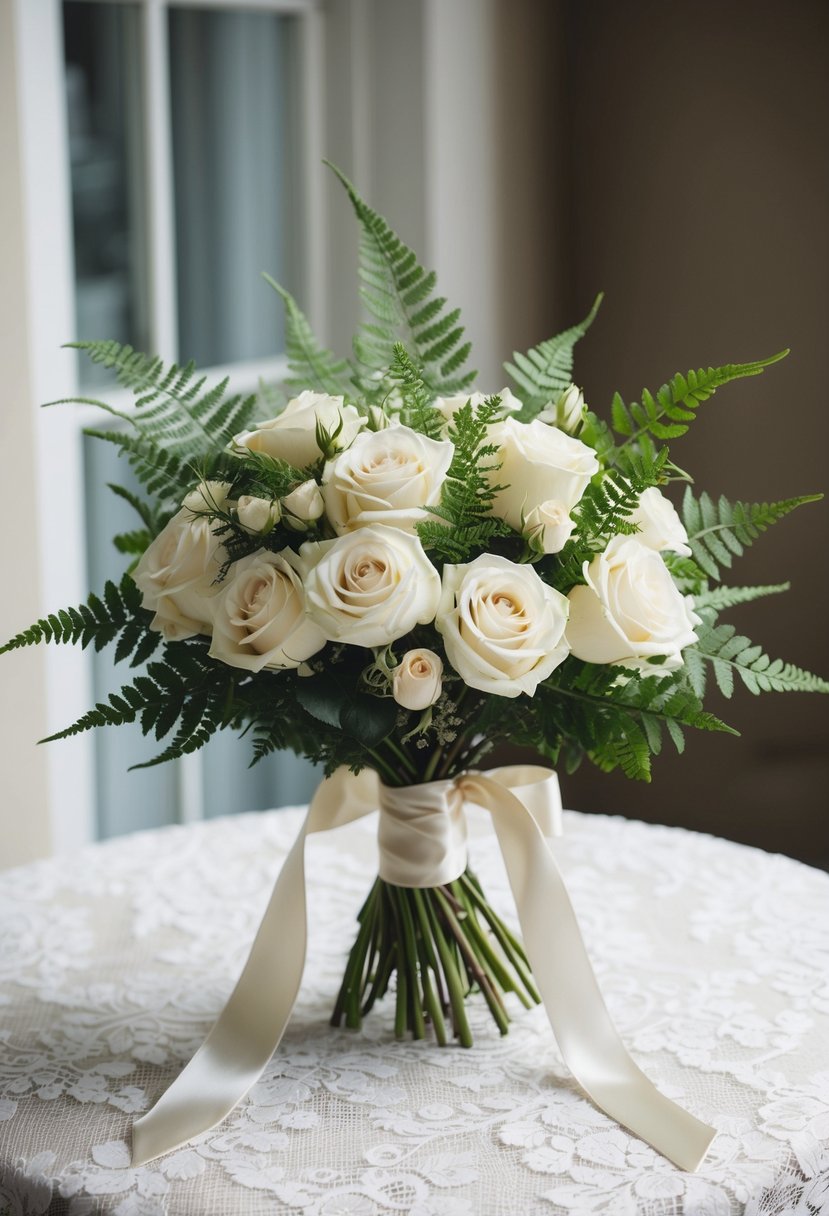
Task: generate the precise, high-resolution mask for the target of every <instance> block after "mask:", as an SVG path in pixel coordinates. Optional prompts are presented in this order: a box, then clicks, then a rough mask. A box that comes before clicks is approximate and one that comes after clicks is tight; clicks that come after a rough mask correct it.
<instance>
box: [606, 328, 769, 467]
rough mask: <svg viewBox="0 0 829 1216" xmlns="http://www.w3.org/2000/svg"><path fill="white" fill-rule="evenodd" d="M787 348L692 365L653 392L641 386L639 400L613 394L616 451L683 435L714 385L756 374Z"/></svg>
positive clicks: (612, 411) (710, 394)
mask: <svg viewBox="0 0 829 1216" xmlns="http://www.w3.org/2000/svg"><path fill="white" fill-rule="evenodd" d="M788 353H789V352H788V350H782V351H779V352H778V353H777V354H776V355H772V356H771V357H770V358H768V359H757V360H755V362H753V363H726V364H724V365H723V366H722V367H709V368H708V369H705V368H699V369H698V370H696V371H695V370H694V369H693V368H692V369H691V371H689V372H688V373H687V374H686V375H684V376H683V375H682V373H680V372H677V374H676V375H675V376H674V377H673V378H672V379H671V380H670V381H669V382H668V383H667V384H663V385H662V387H661V388H660V389H658V390H657V392H656V394H653V393H651V392H649V391H648V389H643V391H642V397H641V400H640V401H638V402H633V403H631V404H625V402H624V401H623V400H622V397H621V395H620V394H619V393H616V394H615V396H614V398H613V402H612V404H611V420H612V425H613V429H614V431H616V433H617V435H621V436H622V437H623V442H622V443H621V444H620V445H619V449H618V450H619V451H622V450H624V449H625V448H627V447H628V446H630V445H641V446H642V447H644V448H645V449H646V450H647V449H649V448H650V446H651V445H652V443H653V440H654V439H656V440H659V441H660V442H662V441H664V440H666V439H677V438H679V436H681V435H684V434H685V432H686V431H687V430H688V427H689V426H690V424H691V422H693V420H694V418H695V417H696V411H697V409H698V408H699V406H700V405H701V404H702V403H703V401H707V400H708V399H709V398H710V397H712V396H713V395H714V393H715V392H716V391H717V389H718V388H722V387H723V385H725V384H730V383H731V381H732V380H740V379H742V378H744V377H746V376H759V375H760V374H761V373H762V372H763V371H765V369H766V368H767V367H769V366H770V365H771V364H772V363H777V362H778V361H779V360H780V359H783V358H785V356H786V355H787V354H788Z"/></svg>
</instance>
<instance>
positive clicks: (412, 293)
mask: <svg viewBox="0 0 829 1216" xmlns="http://www.w3.org/2000/svg"><path fill="white" fill-rule="evenodd" d="M326 164H327V165H328V166H329V168H330V169H331V170H332V171H333V172H334V173H335V174H336V176H337V177H338V178H339V180H340V181H341V182H342V184H343V186H344V187H345V189H346V191H347V193H348V197H349V198H350V200H351V204H352V206H353V207H354V211H355V213H356V215H357V219H358V220H359V222H360V227H361V240H360V279H361V281H362V287H361V289H360V295H361V296H362V299H363V301H364V303H365V305H366V307H367V309H368V311H369V312H370V313H371V316H372V317H373V318H374V320H373V322H370V323H365V324H363V325H361V327H360V329H359V331H358V333H357V336H356V337H355V340H354V349H355V353H356V355H357V359H358V361H359V363H360V364H361V365H362V366H363V367H364V368H365V369H367V373H366V372H363V373H361V372H359V370H358V372H357V376H356V378H357V381H358V387H359V388H360V389H361V391H362V392H363V393H364V394H365V395H366V396H368V397H369V398H370V399H371V400H376V399H377V398H378V397H381V396H382V395H384V392H385V388H384V384H383V382H382V381H378V378H377V376H376V373H377V372H385V371H386V369H387V368H388V364H389V359H390V357H391V350H392V347H393V345H394V343H395V342H402V344H403V345H404V346H405V348H406V349H407V350H408V351H410V352H411V354H412V357H413V359H414V361H415V363H416V364H417V366H418V367H419V368H420V369H421V374H422V376H423V380H424V382H425V384H426V385H427V386H428V388H429V391H430V393H431V394H432V396H433V397H436V396H442V395H443V396H448V395H451V394H454V393H461V392H463V390H464V389H465V388H468V387H469V385H470V384H471V383H472V382H473V380H474V378H475V373H474V372H464V371H463V370H462V369H463V367H464V365H465V364H466V361H467V359H468V357H469V353H470V351H471V349H472V348H471V343H469V342H465V341H464V340H463V334H464V330H463V326H462V325H461V324H460V310H459V309H447V306H446V300H445V299H444V298H443V297H442V296H437V295H435V285H436V281H437V280H436V276H435V274H434V272H432V271H428V272H427V271H426V270H424V268H423V267H422V266H421V265H420V263H419V262H418V260H417V257H416V255H415V253H414V252H413V250H411V249H410V248H409V247H408V245H406V244H404V242H403V241H402V240H401V239H400V237H399V236H398V235H397V233H395V232H394V231H393V229H392V228H390V227H389V225H388V224H387V223H386V221H385V220H384V219H383V217H382V216H381V215H379V214H378V213H377V212H376V211H373V210H372V208H371V207H369V205H368V204H367V203H366V202H365V200H364V199H362V198H361V197H360V195H359V194H358V193H357V191H356V190H355V188H354V186H353V185H352V184H351V182H350V181H349V180H348V178H347V177H346V176H345V174H343V173H342V172H341V171H340V170H339V169H338V168H337V167H336V165H332V164H331V163H330V161H326Z"/></svg>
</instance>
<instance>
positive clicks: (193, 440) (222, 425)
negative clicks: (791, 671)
mask: <svg viewBox="0 0 829 1216" xmlns="http://www.w3.org/2000/svg"><path fill="white" fill-rule="evenodd" d="M69 345H70V346H71V347H74V348H75V349H77V350H82V351H85V352H86V354H87V355H89V357H90V359H91V360H92V362H93V363H96V364H100V365H101V366H103V367H105V368H107V369H109V370H111V371H114V372H115V374H116V376H117V378H118V382H119V384H121V385H122V386H123V387H124V388H128V389H130V390H132V392H133V393H135V395H136V402H135V408H134V409H133V410H131V411H129V412H127V411H124V410H117V409H114V408H113V407H112V406H110V405H107V404H106V403H105V402H103V401H95V400H92V399H90V398H86V397H83V398H81V397H75V398H72V397H70V398H64V399H63V400H62V401H56V402H51V403H50V404H52V405H61V404H66V403H67V402H72V401H76V402H82V403H85V404H88V405H96V406H98V407H99V408H100V409H102V410H105V411H106V412H107V413H109V414H114V415H115V416H116V417H117V418H121V419H122V420H123V421H124V422H126V423H128V424H129V425H130V426H131V427H132V428H133V429H134V430H135V431H136V433H137V434H138V435H139V436H140V437H141V438H142V439H144V440H146V441H149V442H150V443H152V444H154V445H155V446H156V447H159V448H163V449H165V450H166V451H167V452H171V453H173V454H175V455H176V456H177V457H178V458H179V459H180V460H182V461H184V462H192V461H197V460H201V459H203V458H204V457H206V456H208V455H209V454H212V453H214V452H215V451H217V450H218V449H221V448H223V447H225V446H226V445H227V444H228V443H230V441H231V439H232V438H233V436H234V435H235V434H237V433H238V432H239V431H243V430H245V429H246V428H247V427H248V426H250V424H251V422H252V419H253V415H254V412H255V408H256V397H255V396H248V397H243V396H241V394H238V393H236V394H232V395H231V396H227V395H226V393H225V390H226V389H227V383H228V381H227V378H225V379H224V380H222V381H221V382H220V383H219V384H216V385H214V386H213V387H212V388H209V389H206V390H205V383H206V377H205V376H201V375H198V374H197V373H196V368H195V365H194V364H193V363H188V364H187V366H186V367H179V366H178V365H177V364H175V363H173V364H169V365H168V364H165V363H164V361H163V360H162V359H160V358H158V356H156V355H144V354H142V353H141V352H140V351H136V350H133V348H132V347H131V346H123V345H121V343H119V342H112V341H107V342H72V343H69Z"/></svg>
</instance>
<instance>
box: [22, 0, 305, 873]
mask: <svg viewBox="0 0 829 1216" xmlns="http://www.w3.org/2000/svg"><path fill="white" fill-rule="evenodd" d="M14 2H15V29H16V36H17V45H16V61H17V65H18V69H19V71H18V102H19V115H20V120H19V125H20V134H21V139H20V147H21V160H22V165H21V169H22V173H21V177H22V183H23V192H24V214H25V217H26V229H27V236H28V238H29V239H28V241H27V254H28V257H27V266H28V275H27V279H28V282H27V286H28V306H29V334H30V351H29V360H30V367H31V388H32V397H33V401H34V402H38V403H43V402H46V401H54V400H57V399H60V398H66V397H71V396H74V395H76V394H78V395H80V394H82V389H81V387H80V385H79V384H78V370H77V359H76V358H75V357H74V352H61V350H60V348H61V346H62V344H63V343H65V342H66V341H67V340H68V339H71V337H72V336H73V335H74V334H75V332H76V328H75V302H74V264H73V256H72V255H73V248H72V217H71V190H70V178H69V164H68V156H67V147H68V135H67V116H66V105H65V90H64V60H63V45H62V28H63V27H62V15H61V9H62V5H61V0H14ZM86 2H88V3H99V2H101V0H86ZM117 2H124V3H130V4H132V5H133V6H134V7H137V8H138V10H139V13H140V21H141V29H142V53H143V56H144V63H143V71H144V81H145V87H144V89H143V102H144V106H145V111H144V114H143V116H142V117H143V136H144V160H145V166H146V175H147V182H148V194H147V199H146V202H147V233H146V241H147V256H148V263H149V265H148V271H149V276H148V277H149V284H150V306H149V314H150V316H149V321H150V343H149V345H150V349H151V350H152V351H153V352H154V353H158V354H159V355H161V357H162V358H164V359H165V360H167V361H172V360H174V359H175V358H176V357H177V355H178V340H177V338H178V335H177V316H176V282H175V266H176V257H175V212H174V195H173V174H172V148H171V140H172V128H171V118H170V91H169V67H168V39H167V31H168V22H167V13H168V9H170V8H172V7H176V8H179V7H182V6H183V5H190V6H192V7H199V8H216V9H221V10H223V11H231V10H233V9H238V10H251V9H256V10H260V11H269V12H274V13H284V14H291V15H295V16H297V17H299V18H300V24H299V47H300V57H301V73H300V76H301V80H302V81H303V99H302V119H301V125H302V147H303V155H302V158H301V159H302V172H303V177H304V183H303V184H304V198H305V200H306V219H307V222H306V224H305V226H304V230H303V233H304V245H303V249H302V254H301V264H302V281H303V284H304V286H305V302H306V308H307V311H308V314H309V317H310V318H311V320H312V323H314V324H318V323H319V322H320V320H321V318H320V317H319V312H320V303H321V301H322V300H323V299H324V298H325V287H326V284H325V274H324V267H325V264H326V261H325V253H324V246H325V224H324V208H323V204H322V200H321V189H322V182H321V174H320V173H319V171H318V168H317V166H319V163H320V161H321V159H322V157H323V154H324V151H323V136H322V120H323V109H322V102H321V98H320V95H319V90H318V89H316V88H315V87H314V84H313V82H314V81H318V80H319V79H320V78H321V66H320V65H321V62H322V56H323V42H322V25H321V14H320V5H319V3H318V2H317V0H174V2H173V0H117ZM205 371H206V374H207V376H208V378H209V380H213V381H215V380H219V379H221V378H223V376H225V375H231V376H232V379H233V384H234V388H235V389H236V390H237V391H240V392H248V391H252V390H253V389H254V388H255V387H256V385H257V384H258V383H259V382H260V381H261V380H265V381H269V382H272V381H275V380H279V379H281V378H282V377H283V376H284V373H285V360H284V358H281V357H280V358H270V359H260V360H253V361H246V362H241V363H235V364H231V365H228V366H226V367H215V368H208V369H205ZM98 395H99V396H100V397H102V398H103V399H105V400H107V401H108V402H110V403H111V404H113V405H117V406H118V408H122V409H124V408H126V409H129V408H131V405H132V396H131V394H126V393H123V392H118V391H116V392H110V393H105V394H102V393H99V394H98ZM99 423H100V413H99V411H97V410H96V409H95V408H94V407H90V406H67V407H62V408H60V409H51V410H45V411H44V410H40V409H38V411H37V421H36V449H37V473H38V482H39V492H38V496H37V500H38V503H39V508H40V509H39V515H40V524H41V526H40V570H41V579H42V584H41V585H42V601H43V614H45V613H48V612H53V611H56V610H58V609H59V608H61V607H65V606H66V605H67V604H76V603H81V602H82V601H83V600H85V599H86V597H87V595H88V593H89V590H90V589H89V587H88V586H87V576H86V551H85V544H84V536H85V526H86V525H85V505H84V481H83V429H84V427H87V426H90V425H97V424H99ZM58 520H59V521H60V526H59V527H57V526H55V524H54V521H58ZM67 534H69V535H70V536H71V537H73V538H74V539H73V542H72V543H70V544H68V545H67V544H66V543H65V541H64V537H65V536H66V535H67ZM45 669H46V683H47V722H46V732H47V733H52V732H53V731H56V730H59V729H61V728H62V727H64V726H66V725H67V724H68V723H69V722H72V721H74V720H75V719H76V718H77V717H79V716H80V715H81V714H82V713H84V712H85V711H86V710H87V709H88V708H89V706H90V704H92V699H93V681H92V664H91V655H90V653H89V652H87V651H84V650H81V649H80V648H78V647H66V648H63V647H62V648H60V650H56V649H55V648H48V649H47V653H46V660H45ZM94 747H95V740H94V737H93V734H92V733H91V732H89V733H86V734H83V735H80V736H78V737H76V738H75V739H72V740H68V741H65V742H63V743H61V744H57V745H53V746H51V747H50V748H49V749H48V754H47V765H48V785H49V803H50V807H49V818H50V827H51V839H52V847H53V850H54V851H55V852H66V851H68V850H70V849H72V848H74V847H77V846H78V845H80V844H83V843H86V842H88V841H90V840H92V839H93V838H94V834H95V822H94V815H95V776H94V772H95V758H94ZM179 781H180V788H179V804H180V815H181V818H182V820H184V821H188V820H192V819H196V818H200V817H201V806H202V785H201V763H200V757H199V756H198V755H194V756H191V757H187V758H186V759H185V762H184V763H182V764H180V765H179Z"/></svg>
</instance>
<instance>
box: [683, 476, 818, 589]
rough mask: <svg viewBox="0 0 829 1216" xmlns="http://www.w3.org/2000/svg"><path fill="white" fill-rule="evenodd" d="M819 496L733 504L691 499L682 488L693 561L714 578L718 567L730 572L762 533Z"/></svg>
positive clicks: (704, 496)
mask: <svg viewBox="0 0 829 1216" xmlns="http://www.w3.org/2000/svg"><path fill="white" fill-rule="evenodd" d="M822 497H823V495H822V494H803V495H801V496H800V497H799V498H786V499H782V500H781V501H780V502H761V503H749V502H735V503H731V502H729V501H728V499H727V498H726V497H725V496H724V495H721V496H720V498H719V499H718V501H717V502H714V500H713V499H712V498H711V497H710V496H709V495H708V494H705V493H702V494H700V495H699V497H698V498H697V497H695V495H694V494H693V492H692V490H691V488H690V486H688V487H686V490H685V496H684V498H683V502H682V518H683V523H684V524H685V530H686V532H687V533H688V544H689V545H690V547H691V553H692V555H693V558H694V561H695V562H696V563H697V565H698V566H700V567H701V568H702V569H703V570H704V571H705V573H706V574H707V575H708V576H709V577H710V578H714V579H719V577H720V567H721V566H725V567H726V568H727V569H730V567H731V565H732V563H733V560H734V558H735V557H740V556H741V555H742V553H743V552H744V550H745V549H746V548H748V546H749V545H751V544H752V542H753V541H755V540H756V539H757V537H758V536H760V535H761V533H763V532H765V531H766V530H767V529H768V528H770V527H771V526H772V524H775V523H777V521H778V520H780V519H783V518H784V516H786V515H789V514H790V513H791V512H792V511H794V510H796V509H797V508H798V507H802V506H803V505H804V504H805V503H809V502H819V501H820V499H821V498H822Z"/></svg>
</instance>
